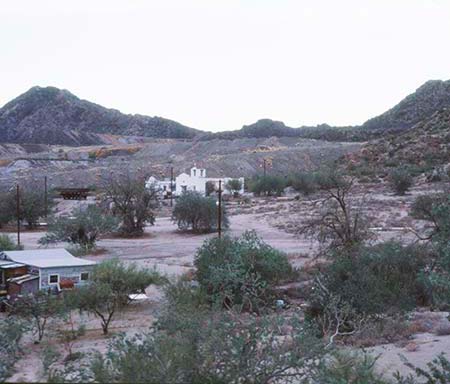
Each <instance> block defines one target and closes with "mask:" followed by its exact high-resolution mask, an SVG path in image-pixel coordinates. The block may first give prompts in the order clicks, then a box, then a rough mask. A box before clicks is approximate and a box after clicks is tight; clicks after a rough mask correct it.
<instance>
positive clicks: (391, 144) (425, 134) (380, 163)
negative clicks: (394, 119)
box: [349, 107, 450, 173]
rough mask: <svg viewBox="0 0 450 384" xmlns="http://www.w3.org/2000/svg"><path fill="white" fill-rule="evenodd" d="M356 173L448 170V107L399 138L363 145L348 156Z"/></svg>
mask: <svg viewBox="0 0 450 384" xmlns="http://www.w3.org/2000/svg"><path fill="white" fill-rule="evenodd" d="M349 157H350V163H351V164H352V165H353V167H355V168H356V169H359V170H361V169H366V170H367V169H369V168H371V169H373V170H374V171H376V172H377V171H386V170H388V169H389V168H392V167H397V166H401V165H406V166H409V167H410V168H411V169H412V170H413V171H415V172H416V173H421V172H429V171H432V170H433V169H436V168H441V167H445V168H446V169H447V168H448V169H449V170H450V107H449V108H443V109H441V110H440V111H437V112H435V113H434V114H433V115H432V116H430V117H429V118H427V119H425V120H423V121H421V122H419V123H417V124H415V125H414V126H413V127H411V128H409V129H407V130H405V131H404V132H402V133H400V134H392V135H387V136H386V137H383V138H381V139H377V140H373V141H371V142H369V143H367V144H365V145H364V146H363V147H362V148H361V150H360V151H359V152H357V153H354V154H351V155H349Z"/></svg>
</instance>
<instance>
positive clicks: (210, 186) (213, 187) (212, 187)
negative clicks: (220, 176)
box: [205, 180, 216, 196]
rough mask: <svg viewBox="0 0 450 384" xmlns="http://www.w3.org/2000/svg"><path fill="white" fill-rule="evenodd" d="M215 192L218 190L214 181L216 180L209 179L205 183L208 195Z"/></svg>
mask: <svg viewBox="0 0 450 384" xmlns="http://www.w3.org/2000/svg"><path fill="white" fill-rule="evenodd" d="M214 192H216V184H215V183H214V181H211V180H209V181H207V182H206V184H205V194H206V196H211V195H212V194H213V193H214Z"/></svg>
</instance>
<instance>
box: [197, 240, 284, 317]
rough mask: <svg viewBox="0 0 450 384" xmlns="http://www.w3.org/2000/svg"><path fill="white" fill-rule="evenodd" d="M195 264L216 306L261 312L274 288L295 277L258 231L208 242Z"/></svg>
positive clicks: (199, 276) (282, 255)
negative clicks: (259, 236)
mask: <svg viewBox="0 0 450 384" xmlns="http://www.w3.org/2000/svg"><path fill="white" fill-rule="evenodd" d="M194 264H195V266H196V268H197V273H196V276H197V280H198V282H199V283H200V286H201V287H202V288H203V289H204V290H205V291H206V292H207V294H208V295H209V297H210V299H211V300H212V301H213V302H214V303H218V304H220V305H225V306H226V307H232V306H234V305H239V306H241V307H242V308H243V309H245V310H249V311H252V310H253V311H258V310H259V308H260V307H261V306H263V305H265V304H267V303H268V301H269V299H270V293H271V288H272V286H273V285H274V284H275V283H277V282H279V281H282V280H285V279H287V278H289V277H290V276H291V275H292V272H293V271H292V267H291V265H290V263H289V261H288V259H287V257H286V255H285V254H283V253H281V252H280V251H277V250H276V249H274V248H272V247H271V246H269V245H267V244H265V243H264V242H263V241H262V240H261V239H260V238H258V236H257V235H256V233H255V232H254V231H251V232H245V233H244V234H243V235H242V237H240V238H231V237H229V236H225V237H223V238H221V239H219V238H214V239H210V240H206V241H205V243H204V244H203V246H202V247H201V248H200V249H199V250H198V251H197V254H196V256H195V260H194Z"/></svg>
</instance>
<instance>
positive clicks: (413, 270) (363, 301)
mask: <svg viewBox="0 0 450 384" xmlns="http://www.w3.org/2000/svg"><path fill="white" fill-rule="evenodd" d="M427 256H428V255H427V252H426V250H425V248H424V247H422V246H417V245H414V244H413V245H408V246H403V245H401V244H400V243H395V242H386V243H382V244H377V245H374V246H368V247H361V248H359V249H357V250H352V252H351V253H350V254H341V255H340V256H339V257H336V258H334V260H333V261H332V262H331V263H330V264H329V265H328V266H327V267H325V269H324V271H323V274H322V275H318V277H317V279H319V280H318V281H316V284H315V289H314V290H313V294H312V296H311V304H312V309H311V311H312V312H314V311H315V312H316V313H322V312H323V311H324V310H325V309H326V308H327V305H328V304H329V300H330V299H329V295H334V296H336V297H339V298H340V300H341V301H342V302H344V303H348V304H349V305H350V306H351V307H352V308H353V309H354V310H355V312H356V313H357V314H364V315H372V314H385V313H396V312H402V311H407V310H411V309H413V308H414V307H415V306H416V304H417V303H418V302H423V301H425V300H427V297H426V293H425V291H424V287H423V286H422V284H421V282H420V276H421V272H422V270H423V269H424V268H425V266H426V265H427ZM362 276H363V277H364V278H361V277H362ZM323 287H324V288H323ZM327 293H328V294H327Z"/></svg>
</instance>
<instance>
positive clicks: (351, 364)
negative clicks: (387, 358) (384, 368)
mask: <svg viewBox="0 0 450 384" xmlns="http://www.w3.org/2000/svg"><path fill="white" fill-rule="evenodd" d="M376 362H377V357H373V356H371V355H370V354H368V353H364V352H362V353H360V352H334V353H332V354H331V356H330V357H329V358H327V359H323V360H322V361H321V362H320V364H319V368H318V370H317V374H316V375H315V377H314V382H315V383H320V384H389V383H390V381H388V380H386V379H385V378H384V377H383V375H382V374H379V373H378V372H376V370H375V363H376Z"/></svg>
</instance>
